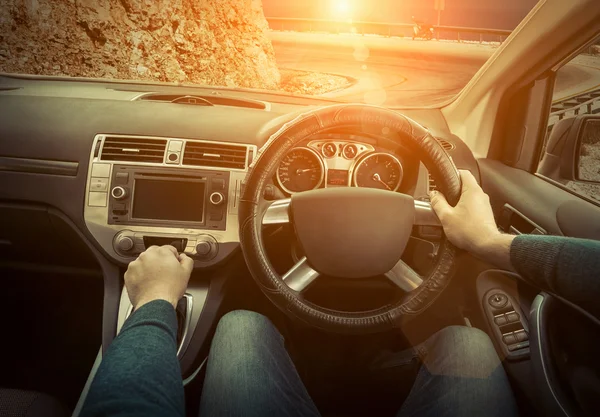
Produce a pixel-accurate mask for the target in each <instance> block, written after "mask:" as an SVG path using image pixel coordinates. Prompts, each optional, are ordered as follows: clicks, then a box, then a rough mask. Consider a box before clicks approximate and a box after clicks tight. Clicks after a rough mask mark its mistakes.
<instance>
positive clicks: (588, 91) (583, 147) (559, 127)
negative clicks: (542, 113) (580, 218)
mask: <svg viewBox="0 0 600 417" xmlns="http://www.w3.org/2000/svg"><path fill="white" fill-rule="evenodd" d="M538 173H539V174H541V175H544V176H546V177H548V178H550V179H552V180H554V181H556V182H559V183H561V184H563V185H564V186H565V187H567V188H568V189H570V190H572V191H573V192H575V193H577V194H579V195H581V196H582V197H585V198H587V199H589V200H592V201H593V202H595V203H596V204H599V205H600V38H599V39H597V40H596V41H595V42H594V43H593V44H592V45H590V46H589V47H587V48H585V50H584V51H582V52H581V53H580V54H579V55H577V56H576V57H575V58H573V59H572V60H571V61H570V62H568V63H567V64H566V65H565V66H563V67H562V68H560V69H559V70H558V71H557V74H556V82H555V86H554V93H553V100H552V108H551V110H550V117H549V120H548V131H547V135H546V140H545V143H544V148H543V151H542V157H541V161H540V164H539V166H538Z"/></svg>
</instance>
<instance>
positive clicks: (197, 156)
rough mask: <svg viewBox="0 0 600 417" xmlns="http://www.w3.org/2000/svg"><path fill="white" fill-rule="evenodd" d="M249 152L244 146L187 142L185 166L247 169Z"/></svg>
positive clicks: (184, 158)
mask: <svg viewBox="0 0 600 417" xmlns="http://www.w3.org/2000/svg"><path fill="white" fill-rule="evenodd" d="M247 152H248V148H247V147H246V146H243V145H226V144H221V143H211V142H187V143H186V145H185V151H184V154H183V165H195V166H203V167H218V168H237V169H245V168H246V153H247Z"/></svg>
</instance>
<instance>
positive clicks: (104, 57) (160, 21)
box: [0, 0, 280, 89]
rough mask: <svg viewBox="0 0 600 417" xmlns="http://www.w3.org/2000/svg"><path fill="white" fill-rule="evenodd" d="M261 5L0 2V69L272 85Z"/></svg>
mask: <svg viewBox="0 0 600 417" xmlns="http://www.w3.org/2000/svg"><path fill="white" fill-rule="evenodd" d="M266 29H267V22H266V20H265V18H264V14H263V10H262V3H261V0H3V1H2V2H0V71H3V72H13V73H27V74H44V75H69V76H82V77H98V78H115V79H130V80H152V81H166V82H189V83H198V84H209V85H224V86H239V87H252V88H269V89H270V88H277V86H278V85H279V81H280V75H279V70H278V69H277V65H276V62H275V56H274V53H273V47H272V45H271V42H270V41H269V39H267V37H266V36H265V30H266Z"/></svg>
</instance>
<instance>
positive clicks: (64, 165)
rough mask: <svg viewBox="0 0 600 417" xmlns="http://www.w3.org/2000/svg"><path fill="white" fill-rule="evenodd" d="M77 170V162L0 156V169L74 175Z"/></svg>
mask: <svg viewBox="0 0 600 417" xmlns="http://www.w3.org/2000/svg"><path fill="white" fill-rule="evenodd" d="M78 170H79V163H78V162H70V161H51V160H47V159H30V158H15V157H9V156H0V171H12V172H26V173H31V174H49V175H62V176H66V177H76V176H77V171H78Z"/></svg>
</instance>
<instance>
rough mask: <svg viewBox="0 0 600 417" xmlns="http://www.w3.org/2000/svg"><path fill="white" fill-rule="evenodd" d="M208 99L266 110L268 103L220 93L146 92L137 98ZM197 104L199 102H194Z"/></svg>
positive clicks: (228, 104) (188, 100) (174, 100)
mask: <svg viewBox="0 0 600 417" xmlns="http://www.w3.org/2000/svg"><path fill="white" fill-rule="evenodd" d="M193 99H195V100H197V101H206V102H208V104H209V105H211V104H212V105H215V106H232V107H244V108H247V109H257V110H266V109H267V104H266V103H265V102H264V101H259V100H252V99H247V98H239V97H228V96H222V95H220V94H210V95H209V94H206V95H185V94H183V95H182V94H155V93H151V94H145V95H143V96H140V97H138V98H137V100H141V101H161V102H166V103H183V104H189V103H190V100H193ZM193 104H197V103H193Z"/></svg>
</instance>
